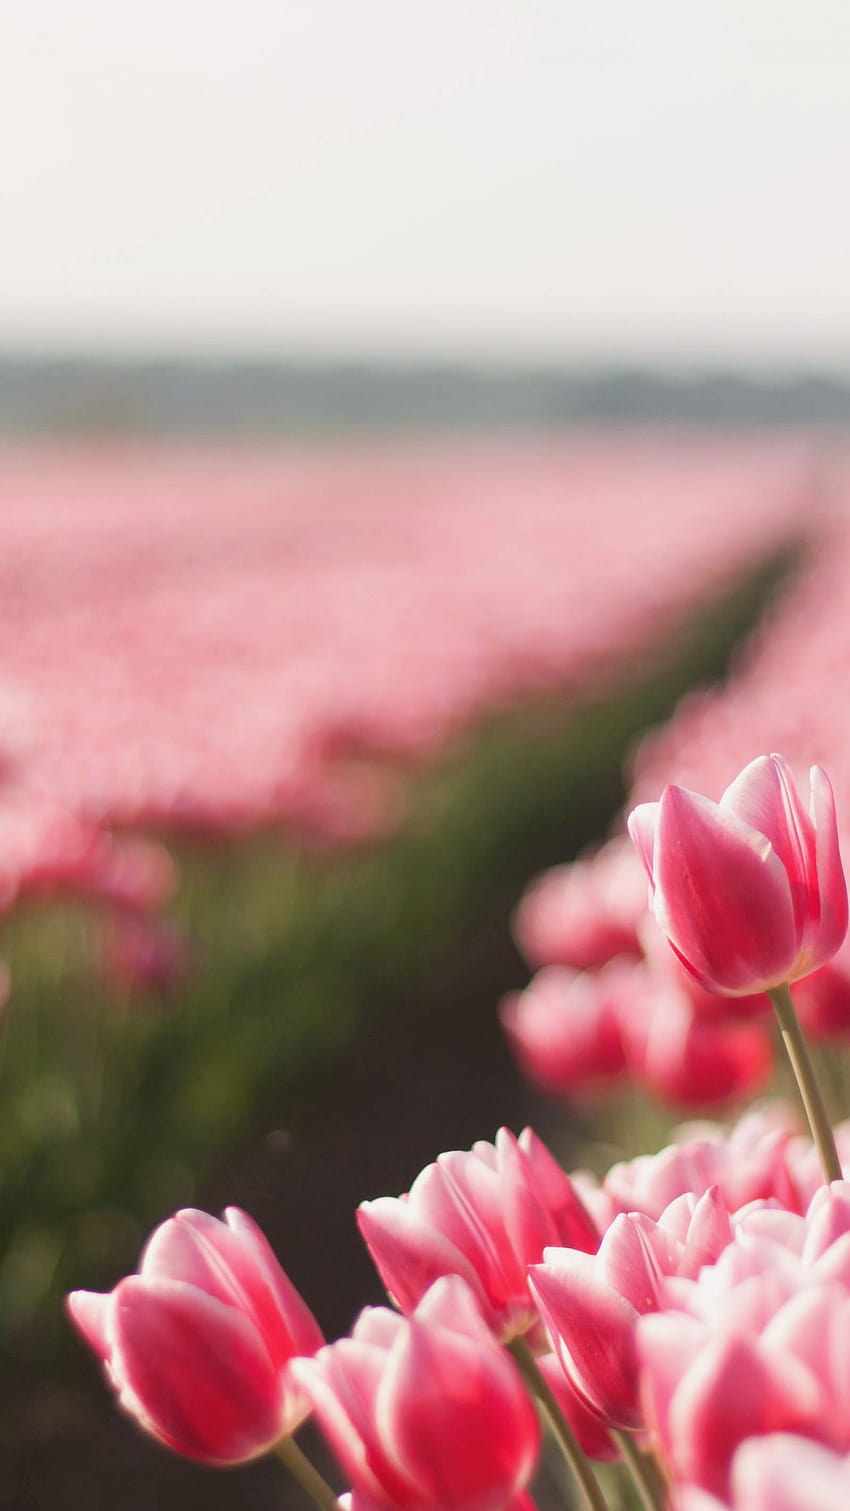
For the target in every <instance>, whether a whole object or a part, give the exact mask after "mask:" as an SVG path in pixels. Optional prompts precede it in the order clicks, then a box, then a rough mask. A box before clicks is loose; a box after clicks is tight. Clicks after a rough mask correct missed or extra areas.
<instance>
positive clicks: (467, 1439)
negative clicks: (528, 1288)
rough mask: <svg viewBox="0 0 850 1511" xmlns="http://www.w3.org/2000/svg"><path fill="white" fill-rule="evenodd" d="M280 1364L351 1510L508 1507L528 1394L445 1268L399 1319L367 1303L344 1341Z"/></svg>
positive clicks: (532, 1456) (526, 1451) (527, 1439)
mask: <svg viewBox="0 0 850 1511" xmlns="http://www.w3.org/2000/svg"><path fill="white" fill-rule="evenodd" d="M292 1372H293V1375H294V1376H295V1377H296V1379H297V1381H298V1383H299V1384H300V1385H301V1386H303V1388H304V1390H305V1391H306V1392H307V1394H308V1395H309V1397H310V1399H311V1401H312V1404H313V1406H314V1408H315V1411H316V1415H317V1417H318V1419H319V1423H320V1425H321V1426H322V1428H323V1430H324V1432H325V1433H326V1434H327V1437H328V1439H329V1440H330V1442H331V1445H332V1446H333V1448H334V1451H335V1452H336V1454H337V1455H338V1457H339V1459H340V1462H341V1463H342V1465H343V1467H344V1469H345V1471H346V1473H347V1474H348V1475H349V1477H350V1479H351V1482H352V1485H353V1496H352V1507H356V1508H359V1511H363V1508H365V1507H368V1508H370V1511H433V1508H434V1507H437V1506H439V1507H440V1511H509V1508H512V1507H513V1506H514V1505H515V1502H516V1497H518V1496H520V1495H521V1492H522V1491H523V1490H524V1488H525V1486H526V1485H527V1483H528V1481H529V1479H530V1478H531V1475H532V1473H533V1471H534V1467H535V1463H536V1459H537V1452H538V1448H539V1441H540V1435H539V1427H538V1423H537V1415H536V1412H535V1410H534V1407H533V1405H532V1403H531V1399H530V1397H529V1396H528V1395H527V1393H526V1390H525V1387H524V1385H523V1383H522V1379H521V1377H520V1374H519V1371H518V1370H517V1368H516V1365H515V1364H514V1362H513V1360H512V1359H511V1357H510V1355H509V1354H508V1353H507V1352H506V1351H505V1350H504V1349H502V1348H500V1347H499V1346H498V1344H497V1343H496V1342H495V1341H494V1339H493V1337H492V1335H491V1334H490V1332H489V1330H488V1328H487V1326H486V1324H485V1323H484V1322H483V1320H482V1318H481V1314H480V1312H479V1311H478V1308H477V1305H476V1302H475V1299H474V1297H473V1295H472V1293H471V1292H470V1290H469V1287H468V1286H466V1285H465V1284H464V1282H463V1281H462V1280H460V1279H459V1278H458V1277H457V1276H450V1277H447V1278H446V1279H444V1280H440V1281H438V1282H437V1283H436V1284H435V1285H434V1286H432V1287H431V1289H430V1290H429V1292H428V1294H427V1296H426V1297H425V1298H424V1300H423V1301H422V1302H421V1303H420V1305H419V1306H418V1307H417V1308H416V1309H415V1311H414V1312H413V1314H412V1315H411V1316H410V1317H409V1318H406V1317H401V1316H399V1315H398V1313H397V1312H391V1311H389V1310H388V1309H387V1308H386V1307H367V1308H366V1310H365V1311H364V1312H362V1313H361V1315H360V1317H359V1318H358V1321H357V1323H356V1324H355V1327H354V1331H353V1334H352V1336H351V1337H350V1338H342V1339H340V1340H339V1342H337V1343H332V1344H330V1345H329V1346H328V1347H327V1348H323V1349H321V1350H320V1351H319V1353H318V1354H316V1356H315V1358H313V1359H301V1360H299V1361H297V1363H295V1364H294V1365H293V1366H292ZM520 1504H522V1502H520Z"/></svg>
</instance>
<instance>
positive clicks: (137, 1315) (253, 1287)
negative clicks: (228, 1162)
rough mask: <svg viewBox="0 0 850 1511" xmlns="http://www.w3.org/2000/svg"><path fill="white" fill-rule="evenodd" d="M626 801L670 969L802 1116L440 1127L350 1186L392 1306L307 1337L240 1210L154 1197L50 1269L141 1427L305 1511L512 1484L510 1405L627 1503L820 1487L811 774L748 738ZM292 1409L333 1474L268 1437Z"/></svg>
mask: <svg viewBox="0 0 850 1511" xmlns="http://www.w3.org/2000/svg"><path fill="white" fill-rule="evenodd" d="M630 827H631V830H632V834H633V837H634V839H635V842H636V845H637V847H638V850H639V851H640V853H641V856H642V859H643V861H644V864H645V866H646V869H647V871H648V873H649V879H650V884H651V888H652V899H653V908H654V911H655V914H656V917H657V918H658V920H659V922H660V923H661V925H662V928H663V930H664V932H665V934H666V936H667V939H668V941H669V944H670V945H671V946H672V951H673V956H674V957H675V958H677V959H678V960H679V962H680V965H678V966H677V969H681V970H684V972H685V973H686V977H687V978H690V977H693V978H695V979H696V981H697V988H698V990H699V991H700V992H703V993H705V994H706V995H712V994H713V995H714V996H715V997H716V998H717V999H718V1001H720V1002H727V1001H732V1002H736V1001H739V1000H740V999H741V998H744V999H745V1000H749V1007H748V1008H747V1011H748V1012H754V1011H759V1012H760V1011H761V999H762V998H765V1000H767V1001H769V1002H770V1003H771V1004H772V1006H773V1008H774V1009H775V1012H776V1016H777V1019H778V1022H779V1026H780V1028H781V1030H782V1035H783V1039H784V1042H785V1046H786V1048H787V1050H788V1054H789V1059H790V1062H791V1066H792V1068H793V1071H794V1074H795V1076H796V1077H797V1080H798V1084H799V1088H800V1092H801V1097H802V1102H803V1106H804V1108H805V1111H806V1115H807V1118H808V1120H809V1125H810V1129H811V1132H812V1138H811V1140H810V1139H808V1138H807V1137H805V1136H804V1135H802V1134H800V1133H799V1131H798V1129H797V1126H796V1122H795V1119H794V1118H793V1115H792V1114H791V1113H790V1112H789V1111H788V1110H787V1109H786V1108H784V1107H783V1106H782V1105H781V1104H780V1105H772V1104H768V1105H766V1106H764V1107H761V1108H756V1109H754V1110H753V1111H751V1112H750V1113H748V1114H747V1115H746V1116H745V1117H744V1118H743V1119H742V1120H741V1121H740V1122H739V1123H738V1124H737V1125H736V1126H735V1127H733V1128H732V1129H731V1130H729V1131H725V1130H723V1129H722V1128H721V1127H719V1126H710V1125H703V1126H702V1127H701V1128H699V1129H698V1130H690V1131H688V1130H683V1132H682V1135H681V1137H680V1138H679V1139H678V1141H676V1142H675V1143H673V1144H671V1145H670V1146H668V1147H667V1148H666V1149H664V1150H662V1151H661V1152H660V1153H659V1154H657V1155H654V1156H653V1155H650V1156H641V1157H638V1158H636V1159H634V1160H632V1161H629V1162H623V1163H621V1164H618V1165H615V1166H614V1167H613V1168H612V1169H611V1170H609V1171H608V1174H607V1175H606V1176H605V1177H604V1179H603V1180H602V1181H601V1182H599V1183H597V1182H594V1181H593V1180H592V1179H591V1178H590V1177H589V1176H582V1175H576V1176H575V1177H572V1178H571V1177H570V1176H568V1175H567V1174H565V1173H564V1171H563V1170H562V1169H561V1167H560V1166H559V1165H558V1163H557V1162H556V1160H555V1159H554V1158H553V1156H552V1154H551V1153H550V1151H549V1150H548V1149H547V1148H546V1146H545V1145H544V1144H543V1143H542V1142H541V1140H540V1139H539V1138H538V1137H537V1136H536V1135H535V1134H534V1133H533V1132H532V1130H530V1129H526V1130H525V1131H524V1132H523V1133H522V1134H521V1135H520V1136H519V1138H515V1137H514V1135H513V1134H511V1133H510V1132H509V1131H508V1130H507V1129H502V1130H500V1132H499V1133H498V1134H497V1137H496V1140H495V1142H494V1143H493V1144H488V1143H484V1142H481V1143H478V1144H476V1145H475V1146H474V1147H473V1148H472V1149H471V1150H468V1151H460V1150H454V1151H451V1152H448V1153H445V1154H442V1155H440V1156H439V1157H438V1159H437V1160H436V1161H435V1162H434V1163H433V1164H431V1165H429V1166H427V1167H426V1168H425V1169H424V1170H423V1171H422V1172H421V1173H420V1175H419V1176H418V1177H417V1179H416V1180H415V1181H414V1183H413V1185H412V1187H411V1188H410V1190H409V1191H407V1192H405V1193H404V1194H403V1195H401V1196H400V1197H378V1198H376V1199H374V1200H370V1201H364V1202H363V1203H362V1204H361V1206H360V1208H359V1212H358V1220H359V1225H360V1230H361V1233H362V1236H363V1238H364V1239H365V1242H366V1244H367V1247H368V1248H369V1251H370V1253H371V1255H372V1258H373V1259H374V1262H375V1265H376V1268H377V1270H378V1272H379V1274H380V1276H381V1278H382V1280H383V1281H384V1284H385V1285H386V1288H387V1291H388V1293H389V1297H390V1300H391V1301H392V1302H393V1303H394V1309H389V1308H384V1307H371V1308H367V1309H366V1310H365V1311H364V1312H363V1313H361V1315H360V1317H359V1318H358V1320H357V1321H356V1323H355V1325H354V1327H353V1329H352V1332H351V1334H350V1335H349V1336H348V1337H345V1338H341V1339H339V1340H337V1341H336V1342H335V1343H331V1344H325V1343H324V1340H323V1338H322V1335H321V1333H320V1331H319V1327H318V1324H317V1323H316V1321H315V1319H314V1318H313V1316H312V1314H311V1313H310V1311H309V1310H308V1308H307V1306H306V1304H305V1303H304V1301H303V1300H302V1299H301V1297H300V1295H299V1294H298V1292H297V1291H296V1290H295V1288H294V1287H293V1285H292V1284H291V1282H290V1281H289V1280H288V1278H287V1277H286V1275H285V1274H284V1272H283V1271H282V1270H281V1269H280V1266H279V1265H278V1263H277V1261H276V1259H275V1257H274V1255H273V1254H272V1252H271V1250H270V1249H269V1246H268V1244H267V1243H266V1241H265V1239H264V1238H263V1236H262V1234H261V1233H260V1231H259V1230H258V1229H257V1228H256V1226H255V1225H254V1224H253V1222H252V1221H251V1220H250V1218H248V1217H247V1216H246V1215H245V1214H244V1213H241V1212H239V1211H238V1210H235V1209H230V1210H228V1212H227V1213H226V1214H225V1219H224V1221H223V1222H221V1221H218V1220H216V1219H215V1218H211V1217H208V1216H207V1215H206V1214H204V1213H202V1212H195V1211H186V1212H181V1213H178V1215H177V1216H176V1217H175V1218H172V1219H170V1220H169V1221H167V1222H165V1223H164V1224H163V1225H162V1226H161V1227H160V1228H159V1229H157V1231H156V1232H155V1233H154V1235H153V1237H152V1238H151V1240H150V1241H149V1243H148V1245H147V1248H146V1249H145V1251H144V1253H143V1256H142V1260H141V1264H140V1269H139V1273H138V1274H137V1275H133V1276H130V1277H129V1278H128V1279H125V1280H122V1281H120V1282H119V1283H118V1285H117V1286H116V1287H115V1289H114V1290H113V1291H112V1292H110V1293H108V1294H98V1293H92V1292H87V1291H77V1292H75V1293H73V1294H72V1296H71V1297H70V1298H69V1310H70V1314H71V1316H72V1318H73V1320H74V1321H75V1323H76V1324H77V1326H78V1327H79V1329H80V1331H81V1332H82V1333H83V1335H84V1336H85V1337H86V1339H87V1340H88V1342H89V1343H90V1344H91V1345H92V1347H93V1348H94V1350H95V1352H96V1353H97V1355H98V1356H99V1357H100V1359H101V1360H102V1361H103V1363H104V1365H105V1366H106V1369H107V1372H108V1375H109V1377H110V1379H111V1381H112V1383H113V1385H114V1387H115V1389H116V1390H117V1392H118V1395H119V1399H120V1401H121V1403H122V1405H123V1406H124V1407H125V1409H126V1410H127V1411H129V1412H130V1413H131V1414H132V1415H133V1416H134V1417H135V1418H136V1419H137V1420H138V1422H139V1423H140V1425H141V1426H142V1427H144V1428H145V1429H147V1430H148V1431H149V1432H151V1433H153V1434H154V1435H155V1436H156V1437H157V1438H159V1439H160V1440H161V1441H162V1442H163V1443H165V1444H167V1445H168V1446H169V1447H171V1448H173V1449H176V1450H177V1451H179V1452H181V1453H183V1454H185V1455H187V1456H189V1457H192V1458H195V1459H199V1460H201V1461H203V1462H205V1463H208V1464H213V1465H229V1464H235V1463H240V1462H242V1461H244V1460H246V1459H250V1458H253V1457H255V1456H257V1455H260V1454H264V1453H266V1452H268V1451H270V1450H275V1451H276V1452H278V1453H279V1454H280V1456H281V1457H282V1458H283V1459H284V1461H285V1462H286V1463H287V1464H288V1465H289V1467H290V1468H291V1469H292V1471H293V1473H295V1474H296V1475H297V1476H298V1477H299V1478H300V1479H301V1481H302V1484H303V1485H304V1487H305V1488H306V1489H307V1490H309V1492H310V1493H311V1495H312V1497H313V1499H314V1500H315V1502H316V1503H317V1505H318V1506H319V1507H320V1508H321V1511H334V1508H338V1507H341V1506H342V1507H345V1508H347V1511H429V1508H433V1507H435V1506H439V1507H441V1508H443V1511H533V1508H534V1502H533V1501H532V1499H531V1492H532V1482H533V1477H534V1474H535V1470H536V1466H537V1462H538V1455H539V1451H540V1429H539V1425H538V1415H537V1412H536V1410H535V1404H536V1405H537V1406H538V1407H539V1409H540V1411H541V1413H542V1415H543V1416H544V1417H545V1418H546V1420H547V1421H548V1423H549V1425H550V1426H551V1428H552V1430H553V1433H554V1436H555V1438H556V1440H557V1442H558V1443H559V1444H560V1446H561V1448H562V1449H563V1452H564V1454H565V1456H566V1458H567V1460H568V1462H569V1464H570V1466H571V1469H572V1471H573V1473H574V1476H575V1480H576V1488H577V1490H578V1492H579V1494H580V1495H581V1497H582V1500H583V1503H584V1506H585V1508H586V1511H606V1505H607V1503H606V1500H605V1496H604V1494H603V1491H602V1489H601V1485H600V1481H599V1480H598V1479H597V1477H596V1475H595V1472H594V1469H593V1467H592V1466H593V1464H594V1462H596V1461H602V1462H608V1463H612V1462H616V1461H617V1460H619V1461H620V1463H621V1471H623V1472H624V1471H626V1470H628V1472H629V1473H630V1474H631V1475H632V1476H633V1478H634V1481H635V1484H636V1486H637V1487H638V1488H639V1490H640V1492H641V1494H642V1496H643V1499H644V1502H645V1505H646V1507H647V1511H835V1508H837V1506H838V1498H839V1496H840V1495H841V1494H846V1492H847V1490H848V1488H850V1368H848V1346H850V1179H848V1178H847V1177H848V1175H850V1124H845V1125H843V1126H842V1127H840V1128H838V1129H835V1130H833V1129H832V1128H831V1127H830V1126H829V1123H828V1120H827V1118H826V1113H825V1111H824V1108H823V1103H822V1100H821V1097H820V1091H819V1088H818V1085H817V1081H816V1079H815V1076H814V1072H813V1069H812V1066H811V1062H810V1061H809V1059H808V1055H807V1052H806V1049H805V1043H804V1040H803V1038H802V1035H801V1033H800V1029H799V1024H798V1022H797V1019H796V1017H795V1015H794V1010H793V1003H792V999H791V997H790V994H789V989H788V983H789V981H791V980H795V979H796V978H797V977H799V976H802V975H803V974H804V973H805V972H807V971H808V972H814V971H816V970H818V969H819V968H821V967H822V966H823V965H824V964H825V963H826V962H827V961H828V960H829V959H830V957H831V956H832V954H834V953H835V951H837V950H838V948H839V947H840V945H841V942H842V939H843V935H844V931H845V930H846V927H847V915H848V906H847V891H846V885H845V882H844V875H843V871H842V867H841V862H840V857H839V853H838V837H837V823H836V816H835V808H834V802H833V798H832V791H831V787H830V785H829V782H828V780H827V778H826V776H825V774H824V773H823V772H820V771H819V770H817V769H816V770H815V771H814V772H813V773H812V777H811V802H810V805H809V808H808V809H806V807H805V806H804V805H803V804H802V802H801V800H800V797H799V794H798V792H797V789H796V787H795V785H794V783H793V779H792V778H791V775H790V772H789V769H788V768H787V766H786V764H785V763H784V762H783V761H782V759H781V758H780V757H778V756H771V757H760V758H758V759H757V760H756V761H754V762H752V763H751V764H750V765H749V766H748V767H747V768H745V770H744V771H743V772H742V773H741V775H740V776H739V778H738V779H737V781H736V782H735V783H734V784H733V786H732V787H731V788H730V789H729V790H728V791H727V793H726V794H724V797H723V798H722V799H721V802H720V803H719V804H713V803H709V802H708V801H707V800H705V799H703V798H700V797H698V796H697V795H695V794H692V793H689V792H687V791H683V790H681V789H677V788H668V789H667V790H666V791H665V794H664V796H663V797H662V799H661V801H660V802H659V803H657V804H654V805H649V806H645V807H643V808H639V809H638V810H636V812H635V813H634V814H633V815H632V819H631V824H630ZM612 874H614V876H615V877H616V867H614V868H613V873H612ZM600 893H601V895H602V896H603V898H604V896H605V891H604V888H603V887H601V886H600ZM608 895H609V896H610V897H611V898H612V906H611V908H610V909H609V923H610V921H611V919H613V918H614V916H615V915H616V913H617V904H619V903H620V902H622V893H621V892H620V891H619V890H618V888H617V886H614V887H613V888H612V890H611V892H610V893H609V894H608ZM603 911H604V909H603ZM611 927H613V924H611ZM548 969H549V970H558V969H563V967H559V966H558V965H557V964H554V963H553V964H551V965H550V966H549V967H548ZM753 998H755V999H757V1002H758V1007H757V1008H754V1007H753V1003H752V1000H751V999H753ZM718 1021H719V1022H720V1024H721V1026H724V1020H723V1017H722V1014H721V1015H720V1017H719V1019H718ZM311 1411H312V1412H313V1413H314V1414H315V1417H316V1420H317V1423H318V1425H319V1426H320V1428H321V1429H322V1431H323V1433H324V1436H325V1438H326V1440H327V1443H328V1445H329V1446H330V1447H331V1448H332V1449H333V1450H334V1452H335V1454H336V1457H337V1459H338V1461H339V1464H340V1466H341V1469H342V1472H343V1473H344V1475H345V1478H346V1480H347V1482H348V1484H349V1485H350V1491H347V1492H345V1493H344V1494H343V1495H338V1494H337V1492H336V1491H334V1490H333V1489H331V1487H330V1486H329V1485H328V1483H327V1482H326V1481H325V1480H324V1479H323V1478H322V1477H321V1476H320V1475H319V1474H318V1472H317V1470H316V1469H315V1468H314V1467H313V1465H312V1464H310V1463H309V1461H307V1460H305V1459H304V1456H303V1454H302V1453H301V1450H300V1448H298V1446H297V1445H296V1444H295V1442H294V1440H293V1435H294V1433H295V1432H296V1431H297V1429H298V1428H299V1426H300V1425H301V1423H302V1421H303V1419H304V1417H305V1415H307V1414H308V1413H309V1412H311ZM807 1476H810V1478H807Z"/></svg>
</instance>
